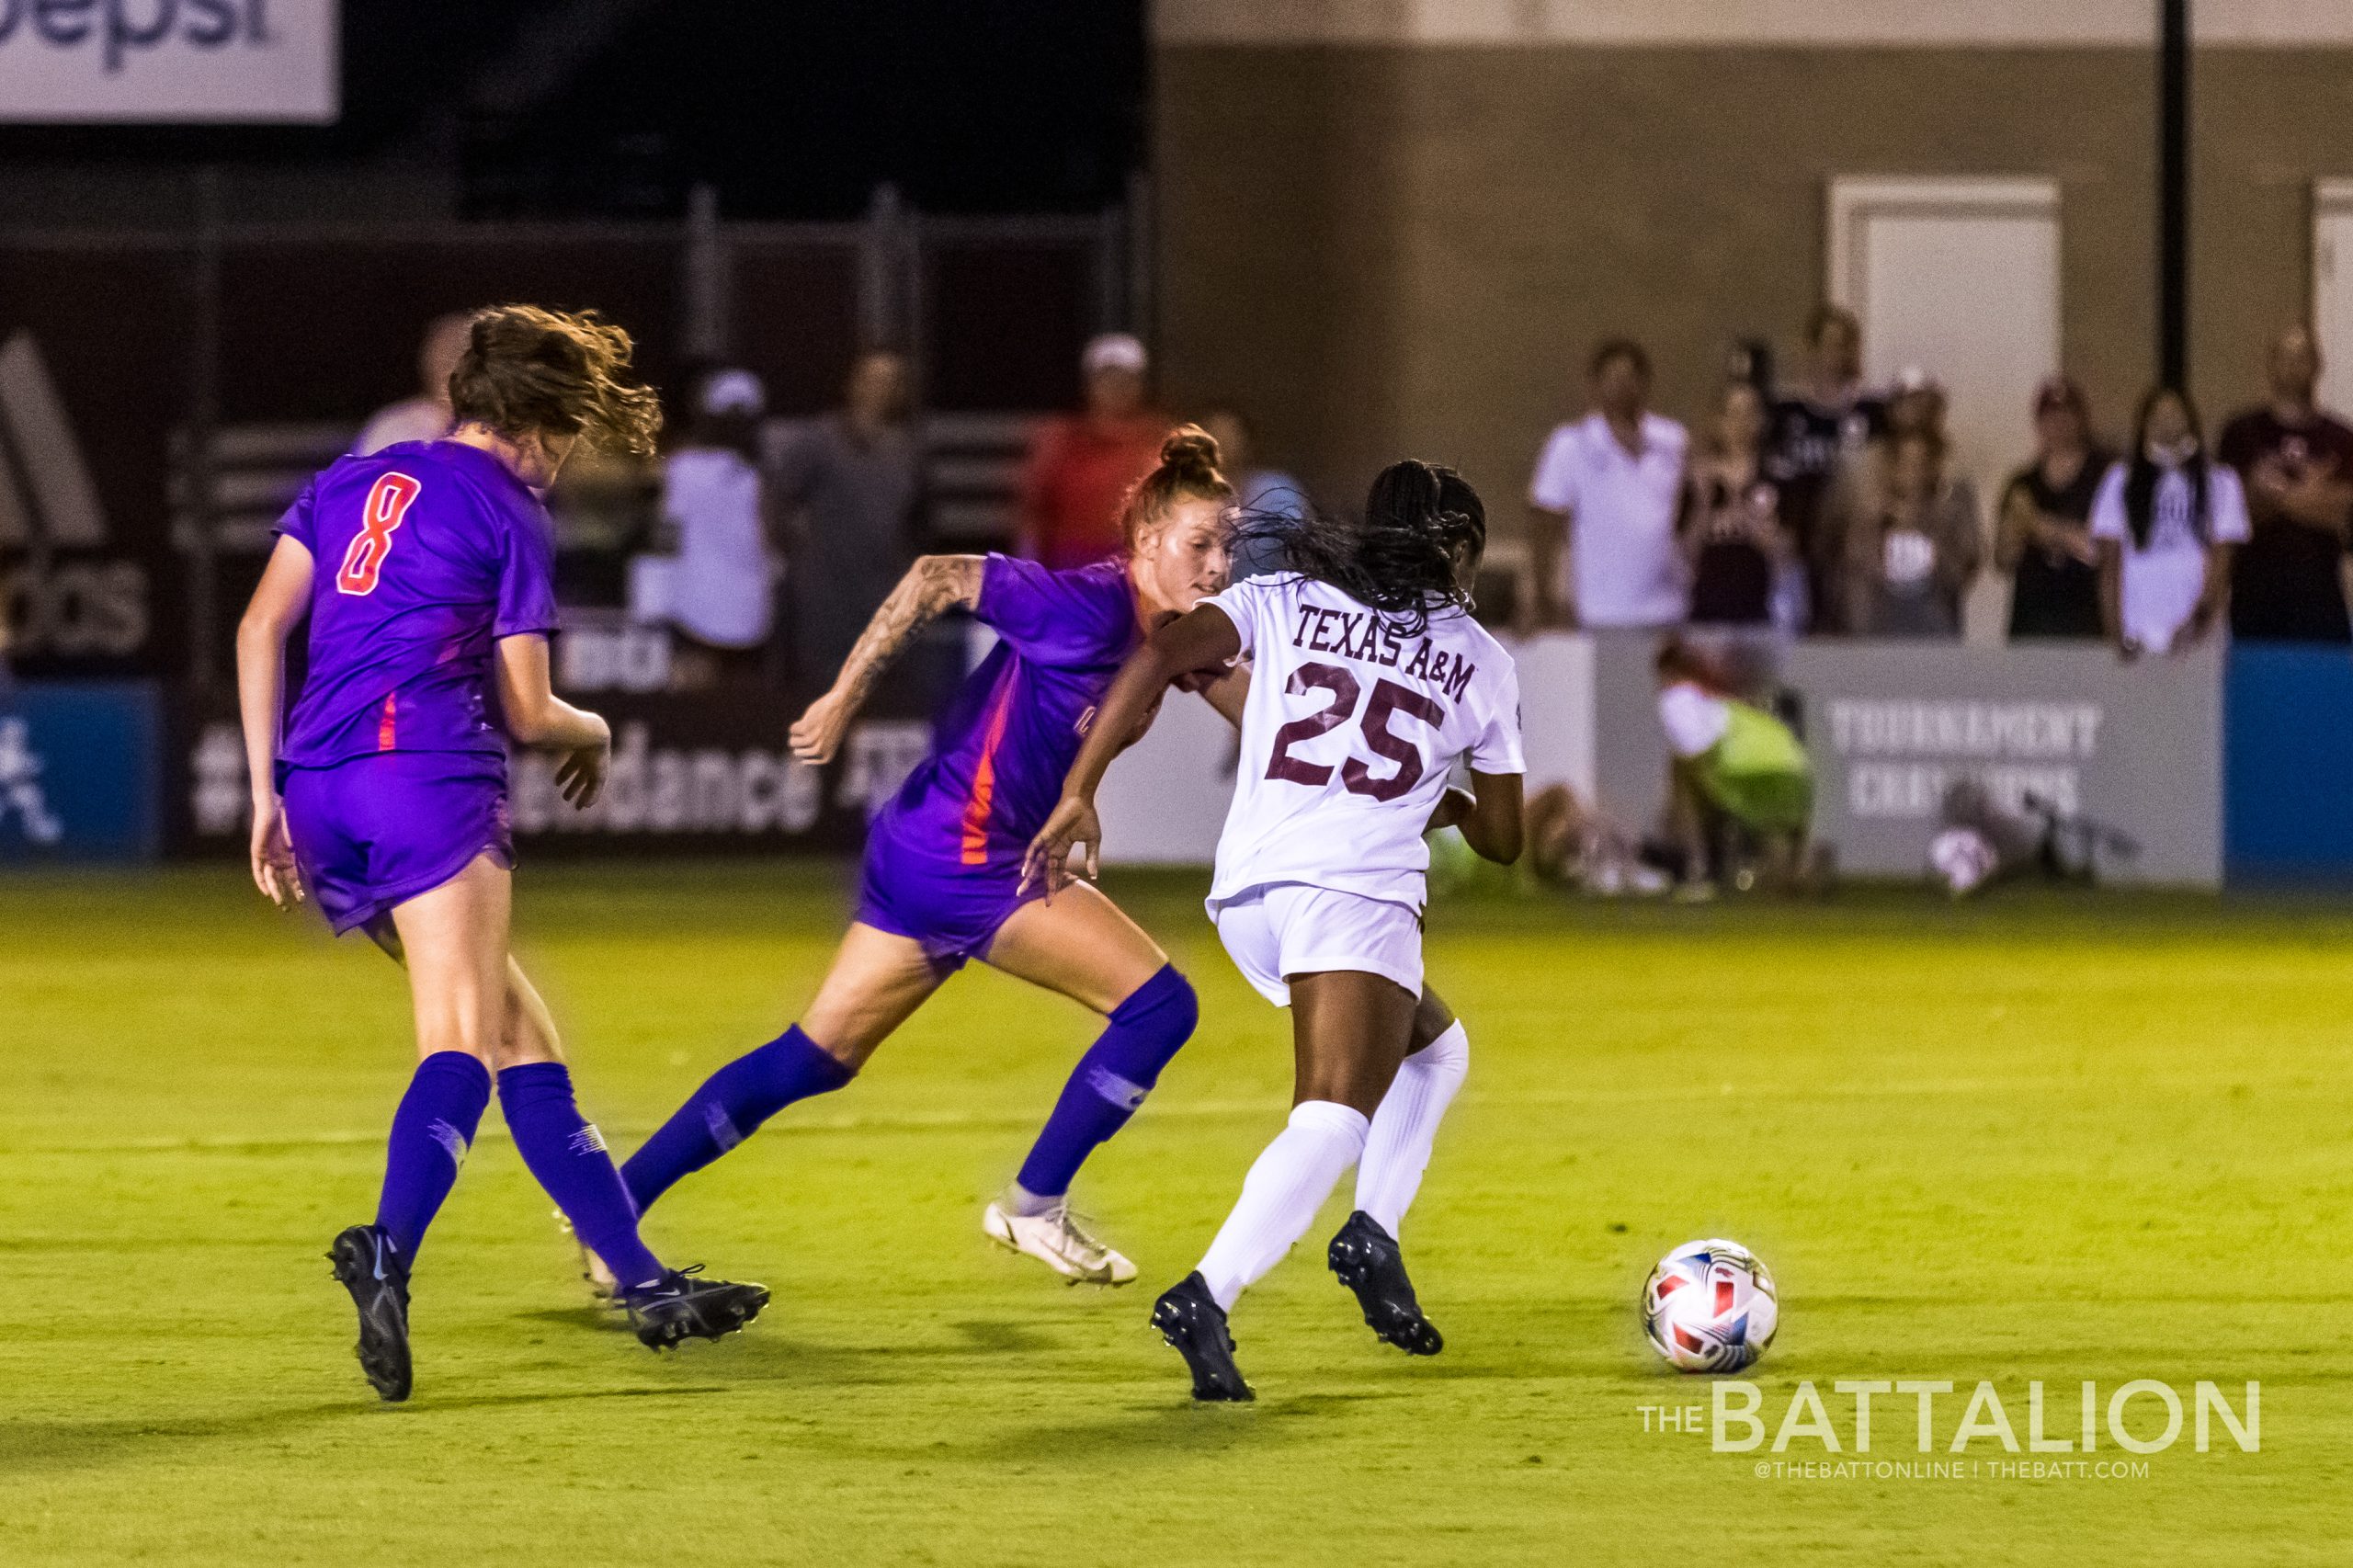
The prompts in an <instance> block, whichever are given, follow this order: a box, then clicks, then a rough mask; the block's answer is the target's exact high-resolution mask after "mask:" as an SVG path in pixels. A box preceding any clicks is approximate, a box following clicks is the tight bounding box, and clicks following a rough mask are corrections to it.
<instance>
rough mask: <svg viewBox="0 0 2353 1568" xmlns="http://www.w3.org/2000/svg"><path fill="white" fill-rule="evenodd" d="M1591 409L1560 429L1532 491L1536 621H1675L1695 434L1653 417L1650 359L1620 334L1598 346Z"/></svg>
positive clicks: (1608, 624) (1601, 624)
mask: <svg viewBox="0 0 2353 1568" xmlns="http://www.w3.org/2000/svg"><path fill="white" fill-rule="evenodd" d="M1591 383H1592V400H1593V403H1594V410H1593V412H1592V413H1590V414H1588V415H1586V417H1585V418H1583V419H1581V420H1577V421H1575V422H1574V423H1573V424H1566V425H1562V426H1558V427H1556V428H1555V429H1554V430H1553V431H1552V436H1551V437H1550V438H1548V439H1547V440H1546V441H1545V443H1544V450H1543V453H1542V455H1541V456H1540V457H1539V458H1538V459H1537V462H1536V475H1535V479H1534V481H1533V483H1530V484H1529V546H1530V551H1531V554H1532V556H1533V565H1534V573H1533V575H1534V577H1535V584H1534V587H1535V593H1534V595H1533V598H1534V601H1535V619H1536V620H1537V622H1538V624H1540V625H1543V626H1582V627H1587V628H1591V629H1595V630H1608V629H1612V628H1620V627H1660V626H1672V625H1675V624H1676V623H1677V622H1679V621H1680V620H1682V619H1683V616H1684V610H1685V607H1686V593H1687V588H1688V579H1687V572H1686V565H1685V561H1684V556H1683V552H1682V551H1681V550H1680V549H1678V548H1677V529H1676V518H1677V512H1678V510H1679V507H1680V506H1681V503H1682V499H1683V483H1684V458H1685V454H1686V450H1687V449H1688V446H1689V437H1688V436H1687V435H1686V434H1685V432H1684V428H1683V426H1680V425H1678V424H1677V423H1676V422H1675V421H1674V420H1672V419H1668V418H1665V416H1663V415H1657V414H1653V413H1652V412H1650V407H1649V403H1650V390H1651V362H1650V356H1649V355H1647V354H1646V353H1644V352H1643V347H1642V345H1640V344H1638V343H1635V342H1633V341H1632V340H1631V339H1630V338H1622V337H1620V338H1611V339H1609V340H1608V341H1607V342H1605V343H1603V344H1602V345H1601V346H1600V347H1597V348H1596V349H1595V350H1594V354H1593V360H1592V364H1591Z"/></svg>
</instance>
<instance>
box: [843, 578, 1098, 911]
mask: <svg viewBox="0 0 2353 1568" xmlns="http://www.w3.org/2000/svg"><path fill="white" fill-rule="evenodd" d="M973 613H974V614H976V615H977V616H979V618H980V619H982V620H983V622H985V623H986V624H987V625H989V626H990V627H992V628H994V629H995V631H996V634H997V636H998V638H999V640H1000V641H999V642H998V643H997V645H996V647H995V649H993V650H992V651H991V652H990V653H989V656H988V657H987V658H985V659H983V660H982V661H981V665H980V667H979V668H978V669H975V670H974V671H973V672H972V675H971V676H969V677H968V678H967V679H966V680H965V682H964V684H963V686H962V687H961V688H959V690H958V691H957V693H956V696H955V698H954V699H953V700H951V701H950V702H949V705H948V710H947V712H945V713H944V714H942V715H941V716H940V720H939V722H938V725H937V727H936V728H935V729H934V731H933V735H932V744H931V752H930V754H929V755H928V756H926V757H925V758H924V759H923V762H922V763H921V764H920V765H919V766H917V767H916V768H915V772H913V773H912V774H910V775H908V776H907V781H906V783H905V784H904V786H903V787H901V789H900V790H899V793H898V795H897V796H896V797H895V798H894V799H893V800H892V801H891V803H890V804H889V805H888V806H886V807H884V808H883V810H882V812H881V814H880V815H879V816H877V817H876V819H875V822H874V826H873V830H872V837H873V838H874V839H875V840H876V841H877V844H876V848H877V849H881V850H886V851H887V850H896V851H898V852H900V853H904V854H906V855H911V856H914V857H915V858H921V859H925V860H929V861H933V862H941V861H944V862H947V863H949V864H950V865H958V866H966V867H981V868H986V869H994V870H998V871H1004V872H1008V873H1009V872H1012V871H1014V870H1016V869H1017V868H1018V867H1019V866H1020V864H1021V858H1022V856H1023V854H1024V853H1025V852H1026V851H1027V850H1028V849H1029V840H1030V838H1031V837H1032V836H1033V835H1035V834H1036V833H1037V831H1038V830H1039V829H1040V827H1042V826H1044V825H1045V822H1046V818H1047V817H1048V815H1050V814H1051V812H1052V811H1053V809H1054V802H1055V801H1059V800H1061V799H1062V793H1063V776H1064V775H1065V774H1067V773H1068V772H1069V771H1070V765H1071V762H1072V760H1073V759H1074V757H1076V756H1078V747H1079V743H1080V742H1081V741H1083V740H1084V739H1086V727H1087V725H1088V724H1089V723H1090V722H1092V721H1093V719H1094V717H1095V710H1096V707H1097V704H1099V703H1100V702H1101V701H1102V700H1103V694H1104V693H1105V692H1106V691H1108V690H1109V689H1110V686H1111V680H1112V677H1113V676H1117V675H1118V674H1119V673H1120V664H1121V662H1122V661H1124V660H1125V659H1126V658H1127V656H1128V654H1129V653H1131V652H1132V651H1133V650H1134V648H1135V646H1136V643H1137V642H1138V641H1140V639H1141V637H1142V631H1141V629H1140V628H1139V627H1138V626H1137V624H1136V609H1135V599H1134V597H1133V595H1132V594H1131V591H1130V589H1129V587H1128V574H1127V570H1126V568H1125V567H1124V566H1123V565H1121V564H1120V562H1116V561H1105V562H1097V563H1096V564H1095V565H1092V566H1081V567H1076V568H1074V569H1073V570H1070V571H1067V572H1050V571H1048V570H1047V569H1046V568H1045V567H1043V566H1040V565H1039V564H1037V563H1036V562H1030V561H1016V560H1013V559H1011V558H1009V557H1007V556H1003V555H992V556H990V557H989V558H988V560H987V562H986V563H985V564H984V565H983V567H982V569H981V596H980V603H979V604H978V605H977V606H975V607H974V611H973ZM872 859H874V856H873V854H872V852H870V860H872ZM878 863H879V862H878Z"/></svg>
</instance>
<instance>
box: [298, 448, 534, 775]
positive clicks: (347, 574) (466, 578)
mask: <svg viewBox="0 0 2353 1568" xmlns="http://www.w3.org/2000/svg"><path fill="white" fill-rule="evenodd" d="M278 532H280V533H282V534H284V535H285V536H286V537H287V538H289V539H291V540H297V541H299V542H300V543H301V545H302V546H303V548H304V549H306V550H308V551H310V552H311V560H312V564H313V575H312V579H311V631H310V652H311V663H310V672H309V674H308V675H307V676H305V677H304V679H303V682H302V691H301V696H300V697H298V698H297V699H295V702H294V710H293V712H292V713H291V714H290V716H289V717H288V720H287V723H286V736H285V739H284V740H283V741H282V742H281V743H280V744H279V747H278V762H279V766H280V768H281V770H282V769H283V768H286V767H331V766H333V765H334V764H335V763H338V762H342V761H345V760H347V759H348V758H351V757H355V756H367V755H369V754H371V753H376V752H464V753H472V754H477V755H481V756H497V757H499V758H501V759H502V763H503V760H504V758H505V756H506V741H505V739H504V737H503V736H502V734H501V733H500V731H499V728H498V724H497V722H496V719H495V717H494V714H495V711H496V704H495V701H494V698H493V696H492V691H491V687H492V683H493V680H494V671H493V668H492V664H493V660H494V653H493V645H494V642H496V640H497V639H499V638H501V637H512V636H515V635H517V634H518V633H522V632H540V633H545V632H549V631H554V630H555V625H556V610H555V543H554V537H553V534H552V531H551V528H550V526H549V523H548V516H547V511H546V509H545V508H544V507H542V506H540V501H539V498H538V497H537V496H535V495H533V494H531V492H530V490H529V487H527V486H526V485H525V484H524V483H523V482H522V481H521V480H519V479H517V478H516V477H515V475H514V473H513V472H512V471H511V470H509V469H508V468H507V467H506V464H504V463H502V462H500V461H499V460H497V459H496V458H494V457H492V456H491V455H490V454H489V453H488V452H485V451H483V450H481V449H477V448H473V447H467V446H460V445H459V444H457V443H455V442H452V441H404V442H401V443H399V444H398V445H395V446H391V447H387V448H385V449H383V450H382V451H381V452H376V453H373V454H371V455H369V456H367V457H348V458H343V459H340V460H337V461H336V462H335V464H334V466H332V467H330V468H329V469H327V470H326V471H325V472H323V473H321V474H320V475H319V476H318V477H317V478H316V479H313V481H312V482H311V484H310V487H309V488H308V489H306V490H304V491H303V492H302V495H301V499H300V500H298V501H296V502H295V503H294V505H293V506H291V507H290V508H289V509H288V511H287V513H286V516H285V517H284V518H283V519H282V520H280V522H279V523H278Z"/></svg>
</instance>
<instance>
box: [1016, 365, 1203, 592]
mask: <svg viewBox="0 0 2353 1568" xmlns="http://www.w3.org/2000/svg"><path fill="white" fill-rule="evenodd" d="M1146 363H1147V361H1146V359H1145V357H1144V351H1143V345H1142V343H1140V342H1138V341H1137V340H1136V339H1135V338H1133V337H1131V336H1130V335H1128V334H1126V333H1124V332H1107V333H1105V334H1103V335H1101V336H1099V337H1097V338H1096V339H1094V340H1093V341H1092V342H1090V343H1088V344H1087V346H1086V353H1085V354H1084V355H1082V356H1081V357H1080V359H1079V366H1080V369H1082V370H1084V371H1085V373H1086V409H1085V410H1084V411H1083V412H1081V413H1078V414H1070V415H1060V416H1058V417H1056V418H1054V419H1051V420H1050V421H1048V422H1047V424H1046V425H1045V426H1044V427H1043V428H1042V429H1040V431H1039V432H1038V438H1037V441H1036V443H1035V444H1034V445H1033V446H1032V447H1031V448H1030V449H1029V462H1028V465H1027V466H1026V467H1025V468H1024V470H1023V472H1022V475H1021V496H1020V524H1021V537H1020V542H1019V546H1018V549H1019V553H1021V554H1023V555H1026V556H1028V557H1029V559H1030V560H1032V561H1036V562H1040V564H1042V565H1044V566H1046V567H1048V568H1050V569H1051V570H1053V571H1057V572H1060V571H1065V570H1067V569H1069V568H1071V567H1074V566H1084V565H1086V564H1087V563H1089V562H1095V561H1100V560H1101V559H1103V558H1104V557H1105V556H1107V555H1110V554H1113V553H1115V552H1117V551H1119V550H1120V508H1121V507H1122V506H1123V505H1124V504H1125V503H1126V500H1127V495H1128V491H1129V490H1130V489H1131V487H1132V486H1133V485H1134V484H1135V483H1136V481H1138V480H1140V479H1142V477H1143V476H1144V475H1145V474H1147V473H1150V472H1152V470H1153V467H1154V464H1156V463H1158V462H1159V460H1160V442H1161V438H1162V437H1165V436H1166V435H1167V434H1168V416H1167V415H1165V414H1163V413H1161V412H1160V411H1159V410H1158V409H1155V408H1153V407H1152V406H1150V404H1149V403H1147V401H1146V399H1145V395H1144V370H1145V368H1146Z"/></svg>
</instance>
